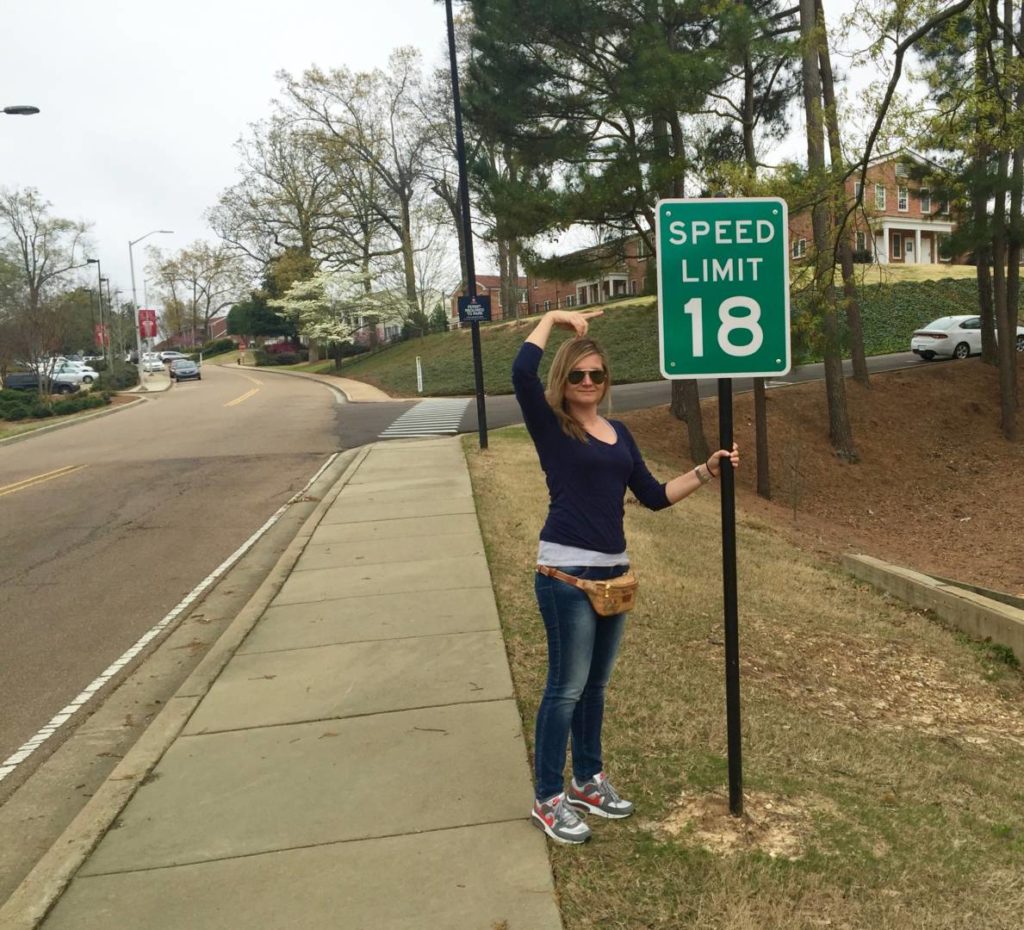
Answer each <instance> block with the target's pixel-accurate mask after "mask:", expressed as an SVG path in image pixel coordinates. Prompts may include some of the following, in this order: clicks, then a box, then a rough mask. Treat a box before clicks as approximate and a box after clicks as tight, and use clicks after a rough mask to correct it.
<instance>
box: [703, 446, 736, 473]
mask: <svg viewBox="0 0 1024 930" xmlns="http://www.w3.org/2000/svg"><path fill="white" fill-rule="evenodd" d="M724 458H727V459H729V461H730V462H731V463H732V467H733V468H734V469H736V468H739V467H740V447H739V446H738V445H736V443H733V444H732V452H726V451H725V449H719V450H718V451H717V452H713V453H712V455H711V458H709V459H708V460H707V469H708V471H709V472H711V474H712V476H713V477H715V478H717V477H718V476H719V475H720V474H721V472H722V459H724Z"/></svg>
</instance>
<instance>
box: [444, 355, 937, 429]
mask: <svg viewBox="0 0 1024 930" xmlns="http://www.w3.org/2000/svg"><path fill="white" fill-rule="evenodd" d="M937 364H942V363H941V362H922V361H921V360H920V359H919V358H918V357H917V356H916V355H914V354H913V353H911V352H897V353H895V354H893V355H876V356H874V357H873V358H869V359H868V369H869V371H871V372H881V371H895V370H897V369H900V368H916V367H918V366H921V365H937ZM844 370H845V371H846V374H847V375H851V374H852V373H853V368H852V365H851V364H850V362H845V363H844ZM613 375H614V372H613ZM824 377H825V373H824V366H823V365H822V364H821V363H817V364H814V365H803V366H801V367H800V368H794V369H793V370H792V371H791V372H790V373H789V374H788V375H785V376H784V377H782V378H772V379H771V380H770V382H769V385H772V386H774V385H780V384H799V383H801V382H804V381H820V380H821V379H823V378H824ZM698 386H699V389H700V395H701V397H713V396H715V393H716V392H717V390H718V382H717V381H714V380H704V381H698ZM749 390H752V387H751V381H750V379H749V378H748V379H744V378H739V379H737V380H736V381H734V382H733V391H734V392H735V393H742V392H744V391H749ZM612 398H613V410H614V411H617V412H619V413H625V412H626V411H628V410H642V409H645V408H647V407H657V406H659V405H661V404H667V403H669V402H670V401H671V399H672V386H671V383H670V382H668V381H650V382H644V383H642V384H616V385H614V387H613V390H612ZM520 422H522V417H521V416H520V415H519V406H518V405H517V404H516V400H515V398H514V397H512V396H511V395H501V396H497V397H488V398H487V426H488V429H498V428H499V427H502V426H510V425H512V424H513V423H520ZM459 430H460V432H476V431H477V415H476V404H475V403H473V404H470V406H469V409H468V410H467V411H466V415H465V417H464V418H463V420H462V423H461V424H460V426H459Z"/></svg>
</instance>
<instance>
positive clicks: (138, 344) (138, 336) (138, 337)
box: [128, 229, 174, 391]
mask: <svg viewBox="0 0 1024 930" xmlns="http://www.w3.org/2000/svg"><path fill="white" fill-rule="evenodd" d="M156 233H160V234H162V235H165V236H170V235H173V233H174V230H173V229H152V230H150V231H149V232H148V233H146V235H145V236H139V238H138V239H129V240H128V267H129V268H130V269H131V272H132V306H134V308H135V310H134V315H135V352H136V364H137V365H138V366H139V390H140V391H144V390H146V386H145V384H143V382H142V333H141V332H140V331H139V297H138V294H136V292H135V257H134V255H133V254H132V246H134V245H136V244H137V243H139V242H142V240H143V239H145V238H146V237H147V236H152V235H155V234H156ZM143 284H145V282H143Z"/></svg>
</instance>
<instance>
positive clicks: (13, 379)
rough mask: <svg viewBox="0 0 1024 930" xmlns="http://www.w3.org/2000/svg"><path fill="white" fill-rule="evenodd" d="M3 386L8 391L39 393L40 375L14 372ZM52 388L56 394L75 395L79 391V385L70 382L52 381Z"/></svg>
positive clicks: (34, 372)
mask: <svg viewBox="0 0 1024 930" xmlns="http://www.w3.org/2000/svg"><path fill="white" fill-rule="evenodd" d="M3 386H4V388H5V389H6V390H8V391H38V390H39V373H38V372H36V371H12V372H10V373H9V374H8V375H7V377H6V378H5V379H4V385H3ZM50 388H51V390H52V391H53V393H54V394H74V393H75V391H77V390H78V385H77V384H74V383H72V382H70V381H51V382H50Z"/></svg>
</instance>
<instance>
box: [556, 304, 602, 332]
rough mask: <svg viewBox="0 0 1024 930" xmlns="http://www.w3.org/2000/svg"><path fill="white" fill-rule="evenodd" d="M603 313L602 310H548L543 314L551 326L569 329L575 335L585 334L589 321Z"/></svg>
mask: <svg viewBox="0 0 1024 930" xmlns="http://www.w3.org/2000/svg"><path fill="white" fill-rule="evenodd" d="M603 313H604V311H603V310H549V311H548V312H547V313H545V314H544V316H545V317H546V318H547V319H549V320H550V321H551V324H552V325H553V326H558V327H560V328H562V329H571V330H573V331H575V333H576V335H577V336H585V335H586V334H587V330H588V329H589V328H590V321H591V320H592V319H593V318H594V317H598V316H601V314H603Z"/></svg>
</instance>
